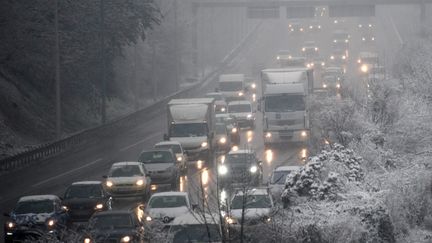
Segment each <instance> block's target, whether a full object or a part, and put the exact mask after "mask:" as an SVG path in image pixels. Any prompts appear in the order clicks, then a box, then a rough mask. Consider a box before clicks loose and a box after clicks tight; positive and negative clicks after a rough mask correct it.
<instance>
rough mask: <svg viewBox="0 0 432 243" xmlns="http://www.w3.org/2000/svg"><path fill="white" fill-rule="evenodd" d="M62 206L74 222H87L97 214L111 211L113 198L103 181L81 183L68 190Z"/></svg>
mask: <svg viewBox="0 0 432 243" xmlns="http://www.w3.org/2000/svg"><path fill="white" fill-rule="evenodd" d="M62 205H63V207H64V208H65V209H67V210H68V213H69V216H70V219H71V220H72V221H87V220H89V218H90V217H91V216H92V215H93V213H95V212H100V211H106V210H111V209H112V197H111V196H110V195H109V194H108V193H107V192H106V191H105V189H104V188H103V185H102V182H101V181H79V182H74V183H72V184H71V185H70V186H69V187H68V188H67V189H66V192H65V194H64V196H63V203H62Z"/></svg>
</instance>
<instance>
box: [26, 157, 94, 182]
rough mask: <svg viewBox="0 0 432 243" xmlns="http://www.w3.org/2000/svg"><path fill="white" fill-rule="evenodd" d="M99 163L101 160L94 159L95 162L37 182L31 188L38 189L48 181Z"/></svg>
mask: <svg viewBox="0 0 432 243" xmlns="http://www.w3.org/2000/svg"><path fill="white" fill-rule="evenodd" d="M100 161H102V158H99V159H96V160H94V161H92V162H90V163H87V164H85V165H83V166H80V167H78V168H75V169H73V170H70V171H66V172H65V173H62V174H60V175H56V176H53V177H51V178H49V179H46V180H43V181H41V182H39V183H36V184H34V185H32V187H38V186H40V185H43V184H45V183H47V182H50V181H53V180H56V179H58V178H60V177H63V176H65V175H68V174H71V173H73V172H75V171H78V170H81V169H84V168H86V167H89V166H91V165H94V164H96V163H98V162H100Z"/></svg>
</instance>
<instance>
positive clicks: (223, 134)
mask: <svg viewBox="0 0 432 243" xmlns="http://www.w3.org/2000/svg"><path fill="white" fill-rule="evenodd" d="M215 137H216V141H217V149H218V151H229V150H230V149H231V136H230V133H229V132H228V129H227V126H226V125H225V123H216V131H215Z"/></svg>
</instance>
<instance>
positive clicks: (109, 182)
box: [106, 181, 114, 187]
mask: <svg viewBox="0 0 432 243" xmlns="http://www.w3.org/2000/svg"><path fill="white" fill-rule="evenodd" d="M106 185H107V187H112V186H113V185H114V184H113V183H112V181H107V182H106Z"/></svg>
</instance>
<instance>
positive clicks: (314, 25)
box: [308, 19, 322, 31]
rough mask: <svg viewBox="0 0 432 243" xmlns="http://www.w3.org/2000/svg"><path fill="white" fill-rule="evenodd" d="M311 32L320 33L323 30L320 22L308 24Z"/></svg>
mask: <svg viewBox="0 0 432 243" xmlns="http://www.w3.org/2000/svg"><path fill="white" fill-rule="evenodd" d="M308 29H309V31H320V30H321V29H322V26H321V24H320V23H319V22H318V20H315V19H313V20H310V21H309V24H308Z"/></svg>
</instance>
